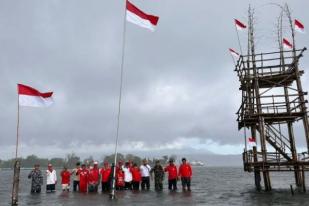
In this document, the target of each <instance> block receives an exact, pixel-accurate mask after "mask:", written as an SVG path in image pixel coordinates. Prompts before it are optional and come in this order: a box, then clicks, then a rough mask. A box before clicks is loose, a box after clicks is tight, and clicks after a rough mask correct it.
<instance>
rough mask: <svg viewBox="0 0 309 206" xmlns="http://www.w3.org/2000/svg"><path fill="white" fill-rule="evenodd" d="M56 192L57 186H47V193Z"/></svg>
mask: <svg viewBox="0 0 309 206" xmlns="http://www.w3.org/2000/svg"><path fill="white" fill-rule="evenodd" d="M55 190H56V185H55V184H50V185H46V192H54V191H55Z"/></svg>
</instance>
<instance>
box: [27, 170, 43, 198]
mask: <svg viewBox="0 0 309 206" xmlns="http://www.w3.org/2000/svg"><path fill="white" fill-rule="evenodd" d="M28 178H29V179H30V178H31V179H32V182H31V193H40V192H41V185H43V175H42V172H41V170H32V171H31V172H30V173H29V175H28Z"/></svg>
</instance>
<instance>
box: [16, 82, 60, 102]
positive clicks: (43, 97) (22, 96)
mask: <svg viewBox="0 0 309 206" xmlns="http://www.w3.org/2000/svg"><path fill="white" fill-rule="evenodd" d="M52 95H53V92H46V93H41V92H39V91H38V90H36V89H34V88H32V87H29V86H26V85H23V84H18V98H19V106H27V107H48V106H50V105H51V104H53V102H54V101H53V99H52Z"/></svg>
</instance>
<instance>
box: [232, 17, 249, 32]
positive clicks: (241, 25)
mask: <svg viewBox="0 0 309 206" xmlns="http://www.w3.org/2000/svg"><path fill="white" fill-rule="evenodd" d="M234 20H235V26H236V28H237V30H244V29H246V28H247V26H246V25H245V24H244V23H242V22H241V21H239V20H237V19H234Z"/></svg>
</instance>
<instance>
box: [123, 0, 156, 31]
mask: <svg viewBox="0 0 309 206" xmlns="http://www.w3.org/2000/svg"><path fill="white" fill-rule="evenodd" d="M126 6H127V16H126V18H127V21H129V22H131V23H133V24H136V25H138V26H140V27H143V28H146V29H149V30H151V31H154V30H155V28H156V26H157V24H158V21H159V17H157V16H153V15H150V14H146V13H144V12H143V11H142V10H140V9H139V8H137V7H136V6H134V5H133V4H132V3H131V2H129V1H128V0H127V5H126Z"/></svg>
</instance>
